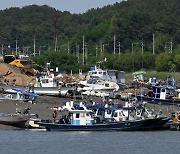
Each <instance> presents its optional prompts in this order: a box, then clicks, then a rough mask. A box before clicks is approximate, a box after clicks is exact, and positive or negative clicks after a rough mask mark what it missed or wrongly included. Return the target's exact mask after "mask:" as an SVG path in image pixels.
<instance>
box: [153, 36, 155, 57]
mask: <svg viewBox="0 0 180 154" xmlns="http://www.w3.org/2000/svg"><path fill="white" fill-rule="evenodd" d="M154 54H155V41H154V33H153V55H154Z"/></svg>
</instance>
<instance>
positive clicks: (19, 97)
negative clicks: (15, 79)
mask: <svg viewBox="0 0 180 154" xmlns="http://www.w3.org/2000/svg"><path fill="white" fill-rule="evenodd" d="M2 89H3V90H2ZM11 91H12V93H11V92H10V93H9V92H7V91H6V90H4V88H1V92H0V100H12V101H14V100H15V101H23V102H30V103H32V104H33V103H34V101H35V100H36V98H37V97H38V96H39V95H38V94H36V93H34V92H29V91H27V90H22V89H19V88H14V87H12V89H11Z"/></svg>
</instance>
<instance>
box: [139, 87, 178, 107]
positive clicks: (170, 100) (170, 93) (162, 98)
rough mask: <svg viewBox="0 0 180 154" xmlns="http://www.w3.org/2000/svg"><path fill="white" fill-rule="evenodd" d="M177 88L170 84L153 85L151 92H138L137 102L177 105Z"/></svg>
mask: <svg viewBox="0 0 180 154" xmlns="http://www.w3.org/2000/svg"><path fill="white" fill-rule="evenodd" d="M175 93H176V94H175ZM179 94H180V93H179V92H178V90H176V89H175V88H174V87H171V86H154V87H153V91H152V93H149V94H148V95H146V96H145V95H142V94H138V95H137V96H136V97H137V100H138V101H139V102H147V103H152V104H166V105H179V104H180V96H179Z"/></svg>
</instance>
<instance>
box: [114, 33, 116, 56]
mask: <svg viewBox="0 0 180 154" xmlns="http://www.w3.org/2000/svg"><path fill="white" fill-rule="evenodd" d="M115 53H116V36H115V35H114V55H115Z"/></svg>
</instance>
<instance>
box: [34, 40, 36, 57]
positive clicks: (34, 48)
mask: <svg viewBox="0 0 180 154" xmlns="http://www.w3.org/2000/svg"><path fill="white" fill-rule="evenodd" d="M34 56H36V39H35V37H34Z"/></svg>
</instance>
